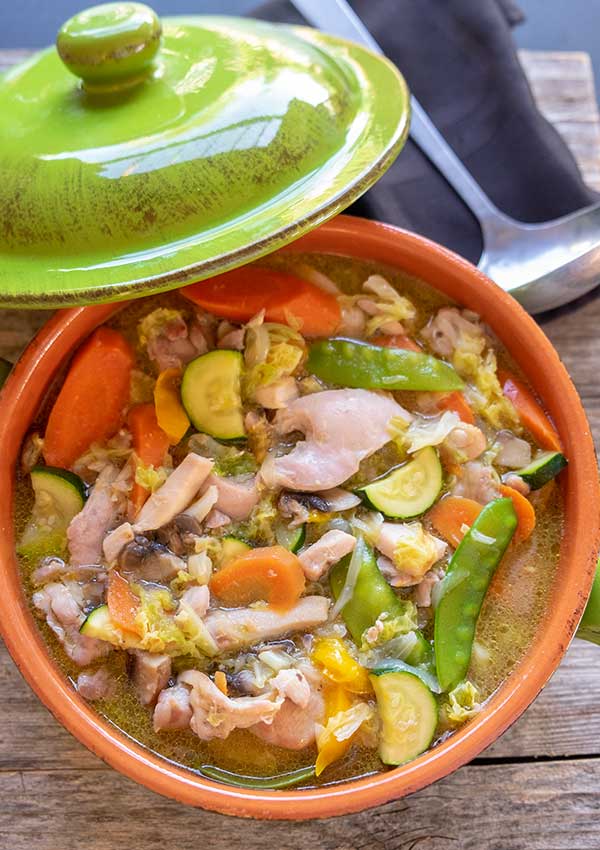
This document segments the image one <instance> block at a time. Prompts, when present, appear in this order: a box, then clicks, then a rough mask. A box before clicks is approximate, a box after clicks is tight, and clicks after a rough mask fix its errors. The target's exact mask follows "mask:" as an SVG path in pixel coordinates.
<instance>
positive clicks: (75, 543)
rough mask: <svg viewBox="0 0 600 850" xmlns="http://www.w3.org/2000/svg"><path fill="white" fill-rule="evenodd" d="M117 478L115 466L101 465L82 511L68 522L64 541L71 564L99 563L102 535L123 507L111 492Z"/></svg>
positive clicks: (103, 535)
mask: <svg viewBox="0 0 600 850" xmlns="http://www.w3.org/2000/svg"><path fill="white" fill-rule="evenodd" d="M118 475H119V470H118V469H117V467H116V466H113V464H108V465H107V466H105V467H104V469H103V470H102V472H101V473H100V475H99V476H98V478H97V479H96V483H95V484H94V486H93V487H92V491H91V493H90V495H89V498H88V500H87V502H86V503H85V505H84V506H83V508H82V510H81V511H79V513H78V514H76V515H75V516H74V517H73V519H72V520H71V522H70V523H69V527H68V528H67V540H68V543H69V553H70V555H71V563H72V564H75V565H79V564H99V563H100V562H101V560H102V542H103V540H104V537H105V535H106V532H107V531H108V529H109V528H111V526H113V525H114V524H115V522H116V520H117V517H118V515H119V511H120V509H123V508H124V505H123V504H120V501H119V498H115V494H114V491H113V484H114V483H115V481H116V480H117V476H118Z"/></svg>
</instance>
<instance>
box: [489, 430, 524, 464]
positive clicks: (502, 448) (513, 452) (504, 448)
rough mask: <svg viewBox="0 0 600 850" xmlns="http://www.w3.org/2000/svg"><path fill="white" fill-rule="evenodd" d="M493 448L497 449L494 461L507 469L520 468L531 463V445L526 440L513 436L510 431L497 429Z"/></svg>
mask: <svg viewBox="0 0 600 850" xmlns="http://www.w3.org/2000/svg"><path fill="white" fill-rule="evenodd" d="M494 448H497V449H498V454H497V455H496V460H495V462H496V463H497V464H498V466H506V467H507V468H508V469H521V468H522V467H523V466H529V464H530V463H531V446H530V445H529V443H528V442H527V441H526V440H522V439H521V438H520V437H515V435H514V434H513V432H512V431H498V433H497V434H496V441H495V443H494Z"/></svg>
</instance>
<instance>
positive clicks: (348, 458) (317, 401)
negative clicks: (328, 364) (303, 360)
mask: <svg viewBox="0 0 600 850" xmlns="http://www.w3.org/2000/svg"><path fill="white" fill-rule="evenodd" d="M393 416H402V418H403V419H406V420H407V421H410V420H411V419H412V416H411V414H410V413H408V412H407V411H405V410H404V409H403V408H402V407H400V405H399V404H398V403H397V402H395V401H394V400H393V398H391V397H389V396H387V395H383V394H381V393H376V392H370V391H369V390H359V389H358V390H351V389H343V390H325V391H324V392H320V393H314V394H312V395H307V396H303V397H302V398H299V399H296V401H293V402H291V403H290V404H289V405H288V407H287V408H285V410H280V411H279V412H278V413H277V415H276V417H275V426H276V428H277V431H278V432H279V433H280V434H287V433H289V432H291V431H302V432H303V433H304V435H305V439H304V440H303V441H301V442H299V443H297V444H296V446H295V448H294V449H292V451H291V452H290V453H289V454H287V455H284V456H282V457H275V456H273V455H271V456H268V457H267V458H266V460H265V461H264V463H263V465H262V467H261V471H260V475H261V477H262V480H263V481H264V483H265V484H266V486H267V487H269V488H270V489H279V488H283V487H285V488H288V489H290V490H304V491H306V490H309V491H313V490H330V489H331V488H333V487H338V486H339V485H340V484H342V483H343V482H344V481H346V480H347V479H348V478H350V477H351V476H352V475H354V474H355V473H356V472H357V471H358V467H359V464H360V462H361V460H363V459H364V458H366V457H368V456H369V455H371V454H373V452H376V451H377V449H380V448H381V447H382V446H383V445H385V443H387V442H389V440H390V435H389V433H388V430H387V427H388V424H389V421H390V419H391V418H392V417H393Z"/></svg>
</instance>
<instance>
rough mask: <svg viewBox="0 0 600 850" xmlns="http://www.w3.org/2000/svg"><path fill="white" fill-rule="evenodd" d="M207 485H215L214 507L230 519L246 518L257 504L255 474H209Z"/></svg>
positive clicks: (257, 494) (257, 493)
mask: <svg viewBox="0 0 600 850" xmlns="http://www.w3.org/2000/svg"><path fill="white" fill-rule="evenodd" d="M207 484H208V487H209V488H210V487H216V489H217V501H216V502H215V508H216V509H217V510H218V511H220V512H221V513H223V514H226V515H227V516H228V517H229V518H230V519H232V520H236V521H239V520H243V519H247V518H248V517H249V516H250V514H251V513H252V511H253V509H254V508H255V506H256V505H257V504H258V501H259V499H260V495H259V492H258V487H257V486H256V475H226V476H221V475H216V474H215V473H214V472H213V473H212V474H211V475H209V477H208V481H207Z"/></svg>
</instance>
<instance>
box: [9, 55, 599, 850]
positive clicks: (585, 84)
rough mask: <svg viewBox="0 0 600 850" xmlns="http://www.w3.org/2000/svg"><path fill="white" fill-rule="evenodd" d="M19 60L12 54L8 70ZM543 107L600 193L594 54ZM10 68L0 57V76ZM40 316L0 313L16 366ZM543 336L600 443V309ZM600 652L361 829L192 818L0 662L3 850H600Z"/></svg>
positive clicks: (559, 66)
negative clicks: (500, 732)
mask: <svg viewBox="0 0 600 850" xmlns="http://www.w3.org/2000/svg"><path fill="white" fill-rule="evenodd" d="M15 54H16V52H15V51H13V52H11V53H10V54H9V52H5V54H4V57H3V58H4V64H5V65H8V64H10V62H11V61H15V59H16V55H15ZM523 62H524V65H525V67H526V70H527V73H528V75H529V77H530V79H531V81H532V84H533V87H534V91H535V95H536V98H537V99H538V102H539V103H540V105H541V107H542V108H543V109H544V110H545V112H546V114H547V115H548V117H549V118H550V119H551V120H552V121H553V122H554V123H555V124H556V126H557V127H558V129H559V131H560V132H562V133H563V134H564V135H565V138H567V140H568V142H569V144H570V145H571V147H572V149H573V151H574V153H575V154H576V156H577V157H578V160H579V163H580V166H581V167H582V170H583V171H584V174H585V175H586V178H587V179H588V181H589V182H590V184H592V185H594V186H595V187H596V188H600V129H599V123H598V113H597V111H596V106H595V99H594V93H593V82H592V81H591V76H590V67H589V57H586V56H585V55H584V54H538V53H535V54H532V53H527V54H524V56H523ZM1 64H2V58H0V66H1ZM44 318H45V314H43V313H39V312H37V313H26V312H9V311H0V355H2V356H5V357H9V358H11V359H14V357H15V356H16V355H17V354H18V352H19V351H20V350H21V349H22V348H23V346H24V345H25V344H26V342H27V341H28V339H29V338H30V337H31V335H32V333H33V332H34V330H36V329H37V327H39V326H40V325H41V323H42V322H43V320H44ZM542 325H543V327H544V330H545V331H546V333H547V334H548V335H549V337H550V338H551V340H552V341H553V343H554V344H555V346H556V348H557V349H558V351H559V352H560V354H561V356H562V357H563V360H564V362H565V365H566V367H567V369H568V370H569V371H570V373H571V375H572V376H573V378H574V379H575V383H576V384H577V386H578V388H579V391H580V393H581V396H582V398H583V401H584V404H585V406H586V409H587V412H588V416H589V418H590V421H591V424H592V428H593V430H594V434H595V437H596V440H597V441H598V440H599V439H600V391H599V390H598V375H597V372H598V367H599V366H600V335H599V332H598V328H599V327H600V297H598V294H597V293H593V294H591V295H588V296H587V297H586V298H583V299H581V300H579V301H578V302H577V303H576V304H575V305H573V306H570V307H567V308H564V309H562V310H559V311H555V312H554V313H552V314H551V315H548V316H545V317H544V319H543V321H542ZM599 653H600V650H599V649H596V648H595V647H593V646H591V645H589V644H585V643H583V642H581V641H577V640H576V641H575V642H574V643H573V645H572V647H571V649H570V650H569V652H568V654H567V657H566V659H565V661H564V662H563V664H562V665H561V667H560V669H559V670H558V672H557V673H556V675H555V676H554V678H553V679H552V681H551V683H550V684H549V685H548V687H547V688H546V690H545V691H544V692H543V693H542V694H541V696H540V697H539V698H538V700H537V701H536V702H535V704H534V705H532V706H531V708H530V709H529V710H528V711H527V712H526V714H525V715H524V716H523V717H522V718H521V719H520V720H519V721H518V722H517V723H516V724H515V725H514V726H513V727H512V729H510V730H509V731H508V732H507V733H506V734H505V735H504V736H503V737H502V738H501V739H500V740H499V741H497V742H496V743H495V744H494V745H493V746H492V747H490V749H488V750H487V751H486V752H485V753H483V754H482V756H481V757H480V758H478V759H476V760H475V761H474V762H472V763H471V764H470V765H468V766H467V767H464V768H462V770H460V771H458V772H457V773H455V774H454V775H453V776H450V777H448V778H447V779H445V780H443V781H441V782H438V783H437V784H436V785H434V786H433V787H430V788H426V789H425V790H424V791H421V792H420V793H418V794H414V795H413V796H412V797H410V798H408V799H403V800H399V801H398V802H395V803H389V804H388V805H386V806H382V807H381V808H378V809H374V810H372V811H369V812H364V813H363V814H358V815H353V816H350V817H343V818H336V819H330V820H327V821H314V822H311V823H300V824H293V823H264V822H256V821H242V820H235V819H233V818H225V817H223V816H221V815H215V814H211V813H208V812H203V811H199V810H194V809H190V808H185V807H183V806H181V805H179V804H178V803H174V802H171V801H170V800H166V799H163V798H161V797H159V796H157V795H155V794H153V793H151V792H150V791H147V790H146V789H144V788H142V787H140V786H138V785H135V784H134V783H133V782H130V781H129V780H127V779H124V778H123V777H122V776H120V775H119V774H118V773H116V772H115V771H113V770H112V769H111V768H109V767H107V766H106V765H104V764H103V763H102V762H101V761H99V760H98V759H97V758H96V757H95V756H93V755H91V754H90V753H89V752H88V751H87V750H86V749H84V747H83V746H81V745H80V744H79V743H78V742H77V741H76V740H75V739H74V738H72V737H71V736H70V735H69V733H68V732H66V731H65V730H64V729H63V728H62V727H61V726H59V725H58V723H56V721H55V720H54V719H53V718H52V717H51V716H50V714H49V713H48V712H47V711H46V709H45V708H44V707H43V706H42V705H41V703H39V702H38V700H37V699H36V698H35V697H34V695H33V694H32V693H31V691H30V690H29V688H28V686H27V685H26V684H25V682H24V681H23V680H22V679H21V677H20V676H19V674H18V672H17V671H16V669H15V667H14V665H13V663H12V661H11V659H10V658H9V656H8V653H7V652H6V650H5V649H4V648H3V647H2V648H1V649H0V799H1V801H2V805H1V807H0V850H31V848H33V850H117V848H118V850H121V848H127V850H129V848H136V850H138V848H141V850H159V848H161V850H162V848H167V849H168V850H198V847H202V848H208V850H233V848H236V847H240V848H244V850H254V848H256V850H264V849H265V848H269V850H270V848H273V850H300V848H302V850H584V848H585V849H586V850H588V848H589V850H598V848H599V847H600V819H599V820H598V821H597V820H596V819H597V818H600V673H597V672H596V671H597V670H600V655H599Z"/></svg>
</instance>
